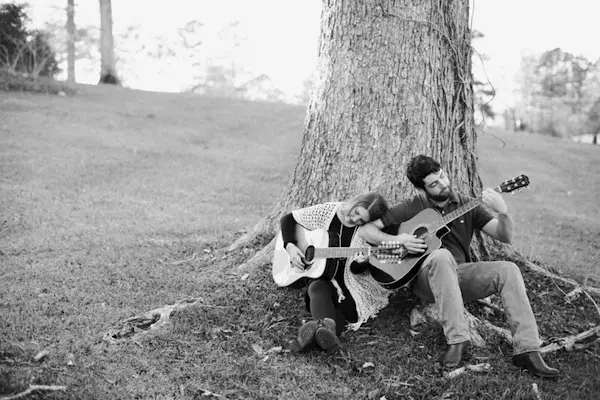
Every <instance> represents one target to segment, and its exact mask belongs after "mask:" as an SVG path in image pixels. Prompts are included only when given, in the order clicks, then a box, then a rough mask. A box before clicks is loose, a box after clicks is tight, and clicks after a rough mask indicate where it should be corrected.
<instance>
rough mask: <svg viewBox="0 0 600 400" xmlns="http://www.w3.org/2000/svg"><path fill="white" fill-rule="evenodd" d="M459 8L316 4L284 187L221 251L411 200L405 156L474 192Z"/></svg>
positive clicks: (453, 4)
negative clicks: (309, 78) (381, 201)
mask: <svg viewBox="0 0 600 400" xmlns="http://www.w3.org/2000/svg"><path fill="white" fill-rule="evenodd" d="M470 60H471V48H470V28H469V1H468V0H453V1H446V0H431V1H421V2H411V1H381V0H362V1H343V0H330V1H326V2H324V3H323V10H322V14H321V35H320V40H319V54H318V67H317V74H316V75H317V78H316V81H315V85H314V88H313V92H312V95H311V100H310V103H309V106H308V110H307V114H306V119H305V124H304V137H303V142H302V149H301V152H300V156H299V159H298V163H297V165H296V168H295V171H294V174H293V178H292V181H291V184H290V186H289V187H288V189H287V190H286V191H285V193H284V194H283V195H282V197H281V198H280V199H279V201H278V202H277V204H276V205H275V207H274V208H273V210H272V211H271V213H270V214H269V215H268V216H266V217H265V218H264V219H263V220H262V221H261V222H259V223H258V224H257V225H256V226H255V227H254V228H253V229H252V230H251V231H250V232H249V233H248V234H246V235H244V236H243V237H241V238H240V239H239V240H238V241H237V242H236V243H234V244H233V245H232V246H231V247H230V249H234V248H237V247H238V246H240V245H242V244H245V243H247V242H248V241H251V240H252V239H253V238H255V237H257V236H262V235H265V234H267V235H268V234H272V233H273V232H274V231H275V230H276V227H277V222H278V218H279V216H281V214H282V213H283V212H286V211H288V210H290V209H292V208H294V207H301V206H306V205H309V204H314V203H318V202H322V201H326V200H344V199H346V198H348V197H350V196H352V195H353V194H355V193H359V192H364V191H367V190H372V189H376V190H379V191H380V192H381V193H382V194H383V195H384V196H386V197H387V199H388V200H389V201H390V202H391V203H394V202H396V201H398V200H401V199H402V198H404V197H407V196H410V195H413V194H414V192H413V190H414V189H413V187H412V184H411V183H410V182H409V181H408V180H407V178H406V176H405V166H406V163H407V161H408V160H409V158H411V157H412V156H414V155H416V154H419V153H425V154H429V155H431V156H433V157H434V158H437V159H439V160H440V161H441V163H442V165H443V168H444V169H446V170H447V171H448V172H449V174H450V176H451V177H452V180H453V184H454V185H455V187H457V188H459V189H460V190H462V191H464V192H466V193H467V194H471V195H474V194H475V193H480V192H481V182H480V179H479V176H478V174H477V168H476V154H475V140H476V135H475V130H474V123H473V90H472V81H471V61H470Z"/></svg>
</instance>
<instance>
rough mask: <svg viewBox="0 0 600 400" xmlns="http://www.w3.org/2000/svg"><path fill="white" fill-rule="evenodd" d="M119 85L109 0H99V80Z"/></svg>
mask: <svg viewBox="0 0 600 400" xmlns="http://www.w3.org/2000/svg"><path fill="white" fill-rule="evenodd" d="M98 83H109V84H113V85H120V80H119V78H118V77H117V72H116V66H115V45H114V40H113V27H112V6H111V0H100V81H99V82H98Z"/></svg>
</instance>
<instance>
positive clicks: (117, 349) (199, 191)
mask: <svg viewBox="0 0 600 400" xmlns="http://www.w3.org/2000/svg"><path fill="white" fill-rule="evenodd" d="M304 112H305V110H304V108H302V107H293V106H285V105H277V104H268V103H251V102H244V101H235V100H231V99H216V98H204V97H200V96H193V95H183V94H180V95H174V94H164V93H150V92H141V91H132V90H126V89H121V88H106V87H95V86H81V92H80V93H79V94H78V95H77V96H73V97H70V96H65V97H60V96H54V95H43V94H36V95H33V94H27V93H6V92H0V143H2V145H1V146H0V266H1V268H0V399H1V398H2V397H4V396H9V395H10V394H15V393H18V392H20V391H23V390H25V389H26V388H27V387H28V386H29V385H31V384H37V385H64V386H66V390H65V391H45V392H36V393H34V394H32V395H30V396H29V398H47V399H204V398H215V399H224V398H227V399H321V398H322V399H365V398H369V399H382V398H383V396H385V398H386V399H410V398H413V399H417V398H422V399H430V398H445V399H450V398H452V399H463V398H464V399H467V398H470V399H485V398H489V399H499V398H504V399H523V398H524V399H527V398H531V399H536V398H537V397H536V394H535V393H534V391H533V386H532V385H533V384H534V383H535V384H537V387H538V388H539V391H540V393H541V395H540V396H541V397H542V398H548V399H559V398H561V399H588V398H589V399H592V398H596V396H597V393H600V378H598V376H600V355H599V354H600V349H599V346H598V345H596V346H595V347H591V348H590V349H588V350H586V351H574V352H567V351H564V350H561V351H558V352H556V353H552V354H550V355H548V356H547V357H546V359H547V361H548V362H549V363H550V364H553V365H560V367H561V370H562V371H563V372H564V377H563V378H561V379H560V380H559V381H544V380H539V379H535V378H532V377H531V376H529V375H527V374H523V373H520V372H519V371H518V370H516V369H515V368H513V367H512V366H511V365H510V349H509V348H508V347H507V345H506V344H504V343H502V342H501V341H499V340H498V339H496V338H493V337H491V338H488V339H489V346H488V347H486V348H485V349H477V350H475V351H474V352H473V354H472V356H471V357H472V360H471V361H472V362H473V363H475V362H489V363H490V364H491V366H492V369H491V371H490V372H487V373H475V372H468V373H465V374H463V375H461V376H459V377H458V378H455V379H452V380H448V379H446V378H444V377H443V376H442V374H441V373H440V370H439V363H438V362H437V361H438V358H439V356H440V355H441V354H443V351H444V348H445V345H444V340H443V336H442V334H441V332H440V329H439V328H438V327H432V329H429V330H424V331H422V332H421V333H420V334H418V335H416V336H413V335H411V333H410V331H409V321H408V315H409V311H410V308H411V305H412V299H410V297H409V296H407V295H406V293H404V292H402V291H401V292H400V293H399V294H398V295H397V296H395V297H394V298H393V299H392V304H391V305H390V306H389V307H388V308H387V309H385V310H383V311H382V312H381V314H380V316H379V317H378V318H376V319H375V320H373V321H370V322H368V323H367V324H365V326H364V327H363V328H361V329H360V330H359V331H357V332H351V333H347V334H345V335H344V336H343V338H342V342H343V345H344V347H345V349H346V351H344V352H341V353H339V354H336V355H333V356H327V355H325V354H321V353H318V352H311V353H307V354H303V355H293V354H291V353H289V352H288V351H286V348H287V346H288V341H289V340H290V339H292V338H293V337H294V336H295V334H296V331H297V328H298V326H299V325H300V320H301V318H303V317H304V316H305V312H304V310H303V302H302V301H301V298H302V292H301V291H300V290H293V289H277V288H275V285H274V284H273V283H272V280H271V277H270V271H269V270H268V266H265V267H264V268H263V269H260V270H257V271H254V272H253V273H251V274H250V276H248V277H241V276H240V274H238V273H237V271H236V268H235V267H236V266H237V265H239V264H240V263H242V262H243V261H244V260H246V259H247V258H248V257H249V255H251V254H252V253H253V252H254V251H256V249H257V248H243V249H241V250H239V251H236V252H229V253H228V252H226V251H224V250H223V248H224V247H226V246H227V244H228V243H230V242H231V241H232V240H234V239H235V238H236V237H238V236H239V234H240V232H241V231H243V230H245V229H248V228H250V227H251V226H252V225H253V224H254V223H256V222H258V221H259V220H260V218H261V216H262V215H264V214H266V213H267V212H268V210H269V209H270V207H272V206H273V204H274V202H275V201H276V200H277V198H278V196H279V195H280V193H281V191H282V190H284V189H285V187H286V184H287V183H288V180H289V179H290V178H291V173H292V170H293V167H294V165H295V162H296V157H297V155H298V154H299V149H300V144H301V134H302V126H303V119H304ZM598 150H599V148H598V147H594V146H591V145H586V144H581V143H574V142H567V141H563V140H558V139H552V138H547V137H541V136H537V135H524V134H513V133H506V132H503V131H499V130H498V131H497V130H493V129H485V130H484V132H483V133H482V134H481V135H480V137H479V139H478V153H479V160H480V161H479V163H480V164H479V172H480V175H481V177H482V179H483V182H484V185H485V186H495V185H496V184H498V183H499V182H501V181H502V180H505V179H508V178H510V177H512V176H514V175H518V174H520V173H525V174H527V175H528V176H529V177H530V179H531V182H532V185H531V190H529V191H523V192H521V193H519V194H517V195H515V196H506V197H505V198H506V201H507V204H508V205H509V207H510V209H511V212H512V214H513V216H514V218H515V222H516V226H517V232H516V240H515V245H516V246H517V247H518V248H519V249H520V250H521V251H522V252H523V253H524V254H526V255H527V256H529V257H530V258H531V259H533V260H535V261H536V262H538V263H540V264H543V265H546V266H548V267H549V268H551V269H553V270H555V271H560V272H561V273H562V274H563V275H566V276H569V277H572V278H574V279H577V280H579V281H580V282H583V281H586V282H587V283H589V284H595V285H596V286H600V270H599V268H600V267H599V263H598V261H599V258H600V245H599V244H598V239H599V238H600V211H599V208H598V200H597V196H598V194H599V193H600V180H599V179H598V176H599V175H600V152H599V151H598ZM243 278H244V279H243ZM525 278H526V281H527V285H528V289H529V290H530V298H531V301H532V305H533V308H534V312H535V313H536V317H537V318H538V322H539V324H540V331H541V334H542V336H543V337H544V338H546V339H548V338H551V337H562V336H565V335H569V334H572V333H576V332H579V331H582V330H584V329H587V328H589V327H591V326H593V325H598V323H599V320H600V315H598V312H597V311H596V310H595V308H594V306H593V304H592V302H591V301H589V300H588V299H587V298H585V297H579V298H577V299H574V300H573V301H570V302H567V301H565V298H564V293H565V292H568V291H569V290H570V289H571V288H569V287H568V286H564V285H563V284H561V283H559V282H554V281H552V280H551V279H549V278H540V277H539V276H535V275H531V274H525ZM186 298H195V299H197V300H198V304H197V305H195V306H192V307H188V308H186V309H185V310H183V311H180V312H177V313H175V314H174V315H173V316H172V317H171V324H170V325H168V326H166V327H165V328H163V329H159V330H156V331H153V332H151V333H150V334H147V335H145V336H141V337H140V339H138V340H127V339H124V340H120V341H117V343H109V342H107V341H105V340H103V337H104V335H105V334H106V333H107V332H108V331H109V330H111V329H114V328H118V327H119V326H120V324H121V323H122V321H123V320H124V319H126V318H129V317H132V316H134V315H138V314H141V313H144V312H146V311H149V310H152V309H155V308H159V307H162V306H164V305H167V304H173V303H175V302H177V301H179V300H182V299H186ZM596 301H597V302H598V299H596ZM472 311H473V312H474V313H481V312H484V311H483V310H478V309H477V308H473V309H472ZM490 318H493V319H494V320H495V321H496V322H497V323H498V324H500V325H502V324H505V321H504V320H503V316H502V315H495V316H492V317H490ZM41 352H44V353H41ZM36 355H37V356H39V357H38V358H36ZM482 360H483V361H482Z"/></svg>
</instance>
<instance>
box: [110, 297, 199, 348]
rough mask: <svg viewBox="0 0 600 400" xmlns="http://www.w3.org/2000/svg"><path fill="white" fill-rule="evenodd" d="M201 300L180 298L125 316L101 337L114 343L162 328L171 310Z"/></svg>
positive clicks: (194, 304) (194, 303)
mask: <svg viewBox="0 0 600 400" xmlns="http://www.w3.org/2000/svg"><path fill="white" fill-rule="evenodd" d="M203 301H204V299H203V298H202V297H197V298H191V299H185V300H180V301H178V302H177V303H175V304H171V305H168V306H164V307H161V308H155V309H154V310H150V311H147V312H145V313H143V314H140V315H136V316H134V317H131V318H127V319H126V320H125V321H123V322H122V323H121V325H122V326H121V327H120V328H116V329H111V330H109V331H108V332H106V333H105V334H104V337H103V338H102V339H103V340H105V341H107V342H109V343H116V342H117V341H118V340H120V339H134V338H135V337H137V336H139V335H144V334H146V333H148V332H149V331H151V330H156V329H159V328H162V327H163V326H165V325H166V324H168V323H169V318H170V316H171V314H173V312H175V311H180V310H183V309H184V308H187V307H191V306H196V305H199V304H201V303H202V302H203Z"/></svg>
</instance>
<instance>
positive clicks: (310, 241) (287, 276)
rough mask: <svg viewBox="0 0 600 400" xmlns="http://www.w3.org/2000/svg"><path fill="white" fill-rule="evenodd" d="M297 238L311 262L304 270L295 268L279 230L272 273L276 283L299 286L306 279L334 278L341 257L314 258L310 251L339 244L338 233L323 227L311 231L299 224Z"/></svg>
mask: <svg viewBox="0 0 600 400" xmlns="http://www.w3.org/2000/svg"><path fill="white" fill-rule="evenodd" d="M296 239H297V242H298V243H297V246H298V248H299V249H300V250H302V252H303V253H304V254H305V255H306V258H307V259H308V260H307V261H308V262H309V264H308V265H307V266H306V269H304V270H303V271H301V270H299V269H298V268H293V267H292V266H291V265H290V258H289V255H288V253H287V251H286V250H285V249H284V247H283V238H282V236H281V232H279V233H278V234H277V239H276V241H275V252H274V254H273V269H272V273H273V280H274V281H275V284H277V286H280V287H285V286H291V287H299V286H303V285H304V283H305V282H304V281H305V280H306V279H317V278H325V279H331V278H333V277H334V276H335V273H336V272H337V268H338V263H339V259H338V258H313V257H312V256H310V253H311V249H312V250H313V251H314V248H328V247H336V246H339V237H338V235H337V234H335V233H332V232H329V231H326V230H322V229H316V230H314V231H309V230H306V229H304V228H302V227H301V226H300V225H297V226H296ZM307 250H308V251H307Z"/></svg>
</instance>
